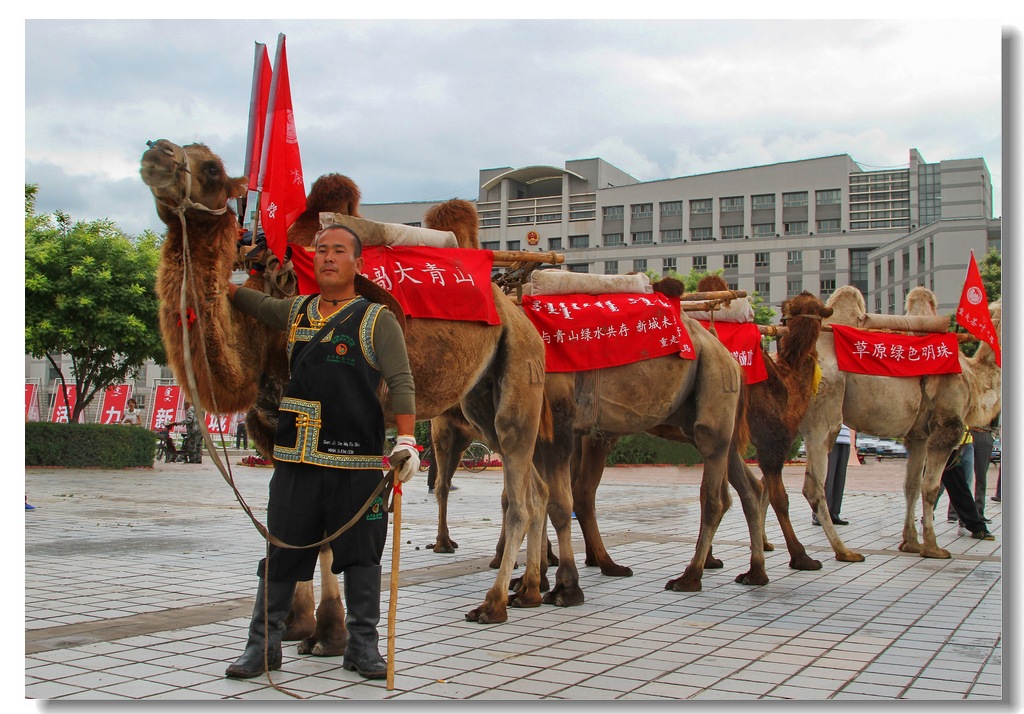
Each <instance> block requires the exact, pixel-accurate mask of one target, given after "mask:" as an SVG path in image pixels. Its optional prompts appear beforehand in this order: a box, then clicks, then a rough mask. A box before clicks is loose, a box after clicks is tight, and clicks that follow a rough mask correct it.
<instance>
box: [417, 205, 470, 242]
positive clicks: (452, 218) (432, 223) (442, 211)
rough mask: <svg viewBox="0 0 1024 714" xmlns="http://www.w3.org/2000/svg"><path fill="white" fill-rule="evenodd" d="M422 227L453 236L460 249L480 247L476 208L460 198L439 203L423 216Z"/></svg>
mask: <svg viewBox="0 0 1024 714" xmlns="http://www.w3.org/2000/svg"><path fill="white" fill-rule="evenodd" d="M423 225H425V226H426V227H427V228H433V229H435V230H439V231H451V232H452V233H454V234H455V238H456V240H458V242H459V247H460V248H479V247H480V220H479V216H478V215H477V211H476V206H475V205H473V204H472V203H471V202H469V201H466V200H464V199H461V198H453V199H451V200H448V201H445V202H444V203H439V204H437V205H436V206H434V207H432V208H431V209H430V210H429V211H427V212H426V213H425V214H424V215H423Z"/></svg>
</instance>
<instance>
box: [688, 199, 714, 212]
mask: <svg viewBox="0 0 1024 714" xmlns="http://www.w3.org/2000/svg"><path fill="white" fill-rule="evenodd" d="M711 203H712V199H710V198H696V199H693V200H691V201H690V213H711Z"/></svg>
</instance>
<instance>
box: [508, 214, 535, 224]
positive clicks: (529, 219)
mask: <svg viewBox="0 0 1024 714" xmlns="http://www.w3.org/2000/svg"><path fill="white" fill-rule="evenodd" d="M519 223H533V216H509V219H508V224H509V225H510V226H511V225H513V224H519Z"/></svg>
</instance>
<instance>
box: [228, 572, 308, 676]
mask: <svg viewBox="0 0 1024 714" xmlns="http://www.w3.org/2000/svg"><path fill="white" fill-rule="evenodd" d="M266 586H267V587H266V588H264V582H263V578H260V581H259V590H258V591H257V592H256V605H255V606H254V607H253V609H252V621H251V622H250V623H249V641H248V642H246V643H245V651H244V652H243V653H242V656H241V657H239V658H238V659H237V660H236V661H235V663H234V664H232V665H231V666H229V667H228V668H227V670H225V672H224V676H225V677H235V678H237V679H251V678H252V677H258V676H260V675H261V674H263V673H264V672H266V671H267V668H268V667H269V669H271V670H275V669H281V636H282V635H284V631H285V624H284V618H285V617H287V615H288V612H289V611H290V610H291V608H292V595H293V594H294V593H295V583H279V582H274V581H270V582H269V583H266ZM264 590H266V596H264ZM264 597H266V599H265V600H264ZM264 602H266V603H267V617H266V621H264V617H263V604H264ZM264 647H266V649H267V666H266V667H264V665H263V651H264Z"/></svg>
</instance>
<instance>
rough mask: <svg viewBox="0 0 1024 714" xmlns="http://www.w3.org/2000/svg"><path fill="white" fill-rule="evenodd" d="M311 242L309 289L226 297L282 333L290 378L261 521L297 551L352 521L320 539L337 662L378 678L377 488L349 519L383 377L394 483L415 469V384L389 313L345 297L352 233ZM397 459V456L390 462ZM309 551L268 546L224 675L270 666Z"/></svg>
mask: <svg viewBox="0 0 1024 714" xmlns="http://www.w3.org/2000/svg"><path fill="white" fill-rule="evenodd" d="M313 245H314V246H315V248H316V253H315V255H314V258H313V270H314V273H315V275H316V281H317V285H318V286H319V287H320V294H319V295H300V296H299V297H296V298H291V299H283V300H279V299H275V298H271V297H269V296H267V295H264V294H263V293H262V292H260V291H256V290H249V289H246V288H239V287H237V286H235V285H229V287H228V295H229V298H230V300H231V302H232V304H233V305H234V306H235V308H236V309H238V310H239V311H241V312H243V313H245V314H247V315H251V316H253V317H255V318H256V319H257V320H259V321H260V322H263V323H264V324H267V325H269V326H271V327H276V328H278V329H281V330H286V331H287V334H288V344H287V351H288V358H289V372H290V379H289V381H288V385H287V387H286V388H285V390H284V396H283V398H282V400H281V405H280V412H279V414H280V415H279V418H278V426H277V432H276V434H275V437H274V464H275V466H274V475H273V477H272V478H271V481H270V499H269V501H268V504H267V528H268V529H269V531H270V533H271V534H272V535H274V536H276V537H277V538H278V539H280V540H282V541H284V542H285V543H287V544H289V545H295V546H304V545H309V544H312V543H315V542H317V541H319V540H321V539H322V538H323V536H324V534H325V533H328V534H329V533H334V532H335V531H337V530H338V529H339V528H340V527H341V526H342V525H344V524H345V523H347V522H349V521H350V520H352V519H356V520H355V522H354V524H353V526H352V527H351V528H349V529H348V530H346V531H344V532H343V533H341V534H340V535H339V536H338V537H337V538H335V539H334V540H333V541H331V550H332V551H333V553H334V562H333V565H332V570H333V572H335V573H342V572H343V573H344V588H345V605H346V610H347V617H346V629H347V630H348V642H347V645H346V648H345V656H344V660H343V663H342V666H343V667H344V668H345V669H347V670H355V671H357V672H358V673H359V674H360V675H362V676H363V677H367V678H372V679H380V678H383V677H385V676H386V675H387V663H386V662H385V661H384V659H383V658H382V657H381V656H380V652H379V650H378V640H379V638H378V634H377V624H378V623H379V621H380V587H381V565H380V561H381V555H382V553H383V551H384V543H385V540H386V538H387V521H388V517H387V504H386V503H385V502H384V498H383V496H382V495H379V494H378V495H377V496H376V498H375V499H373V502H372V504H371V505H370V506H369V507H368V508H367V509H366V510H365V512H364V513H363V514H362V515H359V514H360V510H361V509H363V507H364V504H365V503H366V502H367V501H368V500H370V499H371V497H372V496H373V495H374V492H375V491H376V490H377V488H378V487H379V486H380V484H381V481H382V476H383V474H382V469H383V463H384V457H383V453H384V412H383V408H382V406H381V403H380V400H379V398H378V388H379V386H380V382H381V380H382V379H383V381H384V382H385V383H386V384H387V386H388V392H389V395H390V400H391V405H392V407H393V410H394V412H395V423H396V425H397V427H398V438H397V440H396V442H395V446H394V448H393V449H392V450H391V461H392V463H393V464H400V465H396V466H395V478H396V479H397V480H399V481H403V482H404V481H408V480H409V479H410V478H412V476H413V474H415V473H416V471H417V470H418V467H419V455H418V451H417V449H416V438H415V437H414V436H413V434H414V427H415V422H416V414H415V389H414V386H413V379H412V371H411V370H410V368H409V358H408V354H407V353H406V349H405V338H404V335H403V334H402V329H401V327H400V326H399V323H398V320H397V319H396V318H395V316H394V315H393V314H392V313H391V312H390V311H389V310H388V309H387V308H386V307H384V306H383V305H381V304H378V303H375V302H370V301H369V300H367V299H366V298H365V297H362V296H361V295H359V294H357V293H356V287H355V278H356V275H357V274H358V273H359V271H360V270H361V269H362V264H363V259H362V257H361V253H362V246H361V243H360V241H359V237H358V236H357V235H356V234H355V233H354V232H353V231H351V230H350V229H348V228H346V227H344V226H337V225H336V226H329V227H327V228H324V229H323V230H321V231H320V232H319V233H317V235H316V238H315V240H314V243H313ZM400 456H401V457H407V460H405V461H404V462H403V463H400V462H401V458H396V457H400ZM384 495H386V494H384ZM357 516H358V517H357ZM318 551H319V549H318V548H302V547H299V548H280V547H277V546H274V545H269V546H268V554H267V557H266V558H264V559H262V560H261V561H260V563H259V565H258V566H257V573H256V574H257V576H258V577H259V579H260V580H259V587H258V588H257V595H256V605H255V607H254V608H253V614H252V621H251V623H250V625H249V639H248V641H247V642H246V647H245V651H244V652H243V653H242V656H241V657H239V658H238V660H237V661H236V662H235V663H234V664H232V665H231V666H229V667H228V668H227V670H226V672H225V675H226V676H228V677H236V678H249V677H256V676H259V675H260V674H263V673H264V672H265V671H266V670H267V669H271V670H273V669H280V668H281V639H282V636H283V634H284V631H285V629H286V626H285V623H284V620H285V617H286V616H287V615H288V612H289V611H290V609H291V604H292V595H293V594H294V592H295V584H296V583H297V582H300V581H306V580H310V579H312V577H313V573H314V571H315V568H316V562H317V556H318ZM265 609H266V613H267V614H266V615H264V610H265ZM264 650H266V651H267V665H266V666H265V665H264Z"/></svg>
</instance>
